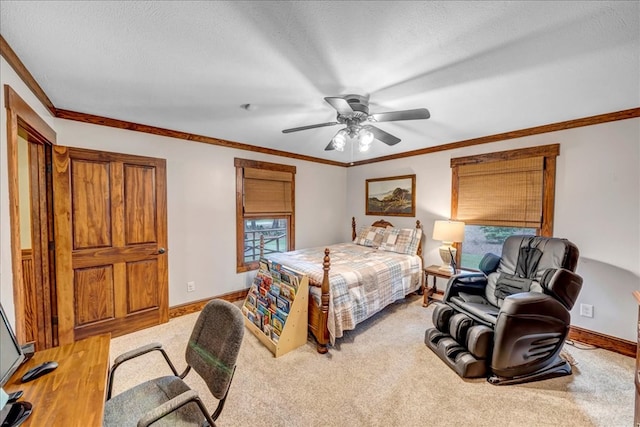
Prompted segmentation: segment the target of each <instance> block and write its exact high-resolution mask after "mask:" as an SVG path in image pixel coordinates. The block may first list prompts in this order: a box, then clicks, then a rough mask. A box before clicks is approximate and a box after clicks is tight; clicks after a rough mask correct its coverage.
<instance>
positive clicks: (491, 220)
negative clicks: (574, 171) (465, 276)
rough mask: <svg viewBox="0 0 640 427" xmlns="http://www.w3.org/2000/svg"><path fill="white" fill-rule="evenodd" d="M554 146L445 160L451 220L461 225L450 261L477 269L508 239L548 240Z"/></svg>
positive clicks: (557, 146) (551, 212) (551, 225)
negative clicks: (532, 237) (448, 169)
mask: <svg viewBox="0 0 640 427" xmlns="http://www.w3.org/2000/svg"><path fill="white" fill-rule="evenodd" d="M559 154H560V145H558V144H553V145H544V146H539V147H531V148H523V149H519V150H510V151H501V152H497V153H489V154H480V155H477V156H468V157H459V158H455V159H451V172H452V174H451V175H452V186H451V218H452V219H455V220H459V221H464V223H465V237H464V240H463V242H462V243H457V244H456V246H457V247H458V251H457V255H456V258H457V259H456V262H457V263H458V265H461V266H462V267H464V268H469V269H477V268H479V262H480V260H481V259H482V257H483V256H484V255H485V254H486V253H487V252H493V253H496V254H499V253H500V251H501V250H502V243H503V242H504V240H505V239H506V238H507V237H508V236H510V235H513V234H523V235H540V236H553V209H554V198H555V180H556V178H555V177H556V157H557V156H558V155H559Z"/></svg>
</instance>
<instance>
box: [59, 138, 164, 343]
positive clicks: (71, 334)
mask: <svg viewBox="0 0 640 427" xmlns="http://www.w3.org/2000/svg"><path fill="white" fill-rule="evenodd" d="M53 199H54V201H53V205H54V214H55V219H54V222H55V258H56V280H57V295H58V337H59V342H60V344H66V343H69V342H73V341H75V340H79V339H82V338H86V337H88V336H92V335H97V334H102V333H105V332H111V334H112V336H118V335H122V334H125V333H129V332H132V331H135V330H138V329H142V328H146V327H149V326H153V325H157V324H159V323H163V322H167V321H168V318H169V308H168V270H167V253H166V247H167V209H166V162H165V160H164V159H155V158H148V157H140V156H131V155H125V154H117V153H107V152H101V151H93V150H86V149H77V148H69V147H62V146H55V147H53Z"/></svg>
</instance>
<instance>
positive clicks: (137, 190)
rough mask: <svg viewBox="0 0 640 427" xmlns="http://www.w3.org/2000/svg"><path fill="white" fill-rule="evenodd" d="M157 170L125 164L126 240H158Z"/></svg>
mask: <svg viewBox="0 0 640 427" xmlns="http://www.w3.org/2000/svg"><path fill="white" fill-rule="evenodd" d="M154 178H155V171H154V170H153V168H149V167H144V166H138V165H124V182H125V190H124V199H125V227H126V242H127V244H129V245H133V244H136V243H149V242H156V241H157V236H156V228H157V227H156V221H155V219H156V218H155V212H156V199H155V191H153V189H154V188H155V182H154Z"/></svg>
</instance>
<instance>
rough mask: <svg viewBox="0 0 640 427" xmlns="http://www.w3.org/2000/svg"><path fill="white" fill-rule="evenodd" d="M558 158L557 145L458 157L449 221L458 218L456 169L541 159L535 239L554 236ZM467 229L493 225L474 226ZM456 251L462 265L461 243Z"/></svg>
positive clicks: (453, 167)
mask: <svg viewBox="0 0 640 427" xmlns="http://www.w3.org/2000/svg"><path fill="white" fill-rule="evenodd" d="M558 155H560V144H550V145H541V146H536V147H529V148H520V149H515V150H507V151H499V152H494V153H486V154H479V155H474V156H466V157H458V158H452V159H451V218H452V219H457V218H458V202H459V199H458V197H459V185H460V179H459V166H462V165H468V164H478V163H488V162H497V161H506V160H517V159H524V158H530V157H544V164H543V183H542V220H541V225H540V227H537V228H536V235H538V236H547V237H551V236H553V220H554V209H555V185H556V157H557V156H558ZM470 225H489V226H491V225H495V224H490V223H483V222H482V221H478V222H475V221H474V222H473V224H470ZM454 246H455V247H456V248H457V253H456V262H457V263H458V265H461V264H460V262H461V257H462V246H463V243H455V244H454Z"/></svg>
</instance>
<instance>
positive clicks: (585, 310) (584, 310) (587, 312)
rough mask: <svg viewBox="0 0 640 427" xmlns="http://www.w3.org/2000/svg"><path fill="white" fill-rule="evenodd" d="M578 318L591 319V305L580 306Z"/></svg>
mask: <svg viewBox="0 0 640 427" xmlns="http://www.w3.org/2000/svg"><path fill="white" fill-rule="evenodd" d="M580 316H584V317H593V305H591V304H580Z"/></svg>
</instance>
